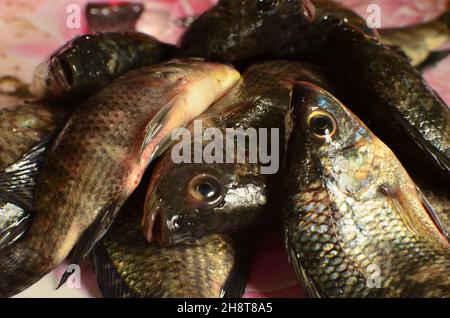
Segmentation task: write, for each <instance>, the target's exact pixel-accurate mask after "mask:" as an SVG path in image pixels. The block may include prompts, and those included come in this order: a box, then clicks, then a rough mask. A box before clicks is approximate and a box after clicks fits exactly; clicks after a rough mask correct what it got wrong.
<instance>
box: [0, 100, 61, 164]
mask: <svg viewBox="0 0 450 318" xmlns="http://www.w3.org/2000/svg"><path fill="white" fill-rule="evenodd" d="M66 116H67V114H66V111H65V110H64V109H63V107H55V106H52V105H48V104H46V103H44V102H42V101H24V102H21V103H19V104H13V105H9V106H6V107H0V136H2V137H1V139H0V171H2V170H4V169H6V168H7V167H8V166H10V165H12V164H13V163H15V162H16V161H17V160H19V158H20V157H22V155H23V154H25V153H26V152H27V151H28V150H29V149H31V148H32V147H33V146H35V145H36V144H38V143H39V142H40V141H41V140H43V139H44V138H45V137H47V136H48V135H50V134H51V133H53V132H54V131H55V130H56V128H57V127H58V126H60V125H62V124H63V122H64V119H65V118H66Z"/></svg>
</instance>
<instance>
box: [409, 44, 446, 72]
mask: <svg viewBox="0 0 450 318" xmlns="http://www.w3.org/2000/svg"><path fill="white" fill-rule="evenodd" d="M449 55H450V49H448V50H443V51H433V52H431V53H430V54H429V55H428V57H427V58H426V60H425V61H423V62H422V63H420V64H419V65H417V69H418V70H419V72H420V73H423V72H425V71H426V70H427V69H430V68H433V67H435V66H436V65H437V64H438V63H439V62H441V61H442V60H444V59H445V58H447V56H449Z"/></svg>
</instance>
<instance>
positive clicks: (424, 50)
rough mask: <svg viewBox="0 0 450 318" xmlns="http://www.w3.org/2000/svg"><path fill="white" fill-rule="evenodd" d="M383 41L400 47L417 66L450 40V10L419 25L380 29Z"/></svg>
mask: <svg viewBox="0 0 450 318" xmlns="http://www.w3.org/2000/svg"><path fill="white" fill-rule="evenodd" d="M380 39H381V42H383V44H385V45H390V46H393V47H398V48H399V49H401V50H402V51H403V52H404V53H405V54H406V56H407V57H408V58H409V60H410V62H411V64H412V65H414V66H417V65H419V64H420V63H422V62H423V61H425V60H426V59H427V58H428V57H429V56H430V54H431V53H432V52H433V51H435V50H437V49H439V48H440V47H441V46H443V45H444V44H446V43H448V42H449V40H450V11H448V12H446V13H444V14H442V15H440V16H439V17H437V18H435V19H433V20H431V21H428V22H425V23H421V24H417V25H412V26H406V27H402V28H389V29H381V30H380Z"/></svg>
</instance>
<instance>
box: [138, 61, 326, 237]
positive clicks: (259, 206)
mask: <svg viewBox="0 0 450 318" xmlns="http://www.w3.org/2000/svg"><path fill="white" fill-rule="evenodd" d="M297 80H308V81H311V82H313V83H315V84H317V85H322V86H325V87H327V88H329V89H332V88H331V85H329V84H328V83H329V78H328V74H327V73H326V72H325V71H324V70H323V69H321V68H319V67H315V66H311V65H308V64H304V63H300V62H287V61H269V62H263V63H259V64H254V65H253V66H251V67H250V68H249V69H248V70H247V71H246V72H245V73H244V75H243V78H242V80H241V81H240V82H239V83H238V84H237V85H236V86H235V87H234V88H233V89H232V90H231V91H230V92H229V93H228V94H227V95H225V96H224V97H223V98H222V99H221V100H219V101H218V102H216V103H215V104H214V105H213V106H212V107H211V108H209V110H208V111H207V112H205V113H204V114H203V115H202V116H200V117H199V118H198V120H199V121H201V123H202V129H203V132H205V130H206V129H208V128H215V129H218V130H219V132H220V133H221V135H223V136H226V131H227V128H236V129H241V136H243V135H245V133H246V131H247V129H249V128H250V129H256V133H258V129H259V128H266V129H267V141H268V143H269V146H268V147H269V148H268V150H267V151H268V152H269V153H270V151H271V148H270V147H271V146H270V145H271V129H272V128H275V129H278V132H279V136H278V137H275V138H277V139H276V141H277V142H279V138H282V137H283V135H284V134H283V132H282V131H281V130H282V123H283V117H284V113H285V112H286V109H287V106H288V104H289V92H290V87H291V86H292V85H293V83H295V81H297ZM194 124H195V122H194V123H191V125H190V126H189V127H188V128H189V130H190V132H191V135H193V131H194V129H195V125H194ZM247 133H248V134H250V133H249V132H248V131H247ZM224 139H226V137H224ZM233 141H234V140H233ZM258 142H261V141H260V139H258V141H257V143H258ZM195 143H196V140H195V139H192V140H188V144H189V145H190V147H191V150H192V151H195V150H194V149H195V147H196V146H195ZM198 143H199V144H200V145H201V146H203V147H204V149H206V147H207V145H208V144H209V141H206V140H204V141H202V140H200V141H198ZM222 144H223V143H222ZM175 147H178V145H174V146H173V147H172V148H171V149H169V151H167V153H166V154H165V155H164V156H163V157H162V158H161V160H160V162H159V163H158V164H157V165H156V167H155V169H154V171H153V175H152V179H151V182H150V186H149V188H148V192H147V199H146V204H145V209H144V211H145V212H144V218H143V222H142V225H143V229H144V234H145V236H146V237H147V239H148V240H149V241H153V240H158V241H159V243H160V244H162V245H172V244H175V243H178V242H182V241H184V240H186V239H191V238H200V237H202V236H203V235H206V234H208V233H233V232H236V231H239V230H242V229H246V228H249V227H253V226H257V225H262V224H265V223H268V222H271V221H273V220H274V219H276V218H277V217H278V215H277V214H276V213H273V211H276V210H277V208H276V207H273V208H270V206H271V202H270V199H269V198H270V195H269V193H270V192H271V191H272V186H273V185H274V180H273V179H274V175H273V174H270V173H268V174H263V173H262V170H261V167H262V166H263V164H261V162H259V161H257V160H254V161H252V162H250V160H249V158H250V155H249V154H250V152H253V153H255V152H257V153H259V151H258V149H257V148H254V146H253V148H252V146H250V142H246V143H245V154H243V159H244V160H240V161H239V160H238V154H237V152H233V153H232V155H231V156H232V158H231V159H232V160H231V162H230V161H228V162H229V163H227V160H228V159H226V158H227V153H226V150H227V149H226V147H227V146H226V145H225V146H221V147H220V148H219V149H220V150H217V152H220V153H221V154H222V158H223V160H222V159H220V158H219V159H218V160H216V161H213V162H205V161H203V160H202V161H201V163H195V162H194V160H193V159H194V158H190V160H191V161H190V162H191V163H186V161H184V162H182V163H175V162H174V160H173V159H172V157H171V156H172V151H173V150H174V149H175ZM228 150H230V149H228ZM275 151H276V152H277V153H278V148H277V149H275ZM280 155H281V154H280ZM188 157H191V154H189V156H188ZM275 172H276V171H275Z"/></svg>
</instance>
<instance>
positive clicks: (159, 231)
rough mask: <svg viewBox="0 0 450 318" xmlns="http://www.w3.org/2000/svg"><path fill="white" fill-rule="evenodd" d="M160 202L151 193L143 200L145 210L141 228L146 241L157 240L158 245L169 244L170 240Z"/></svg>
mask: <svg viewBox="0 0 450 318" xmlns="http://www.w3.org/2000/svg"><path fill="white" fill-rule="evenodd" d="M161 211H162V208H161V204H160V202H159V201H158V200H156V198H155V197H154V196H153V195H151V196H150V199H149V200H147V199H146V202H145V211H144V216H143V218H142V223H141V226H142V230H143V232H144V236H145V238H146V239H147V241H148V242H150V243H151V242H157V243H158V244H159V245H160V246H169V245H171V240H170V239H169V235H168V233H167V226H164V224H165V222H164V220H163V216H162V213H161Z"/></svg>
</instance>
